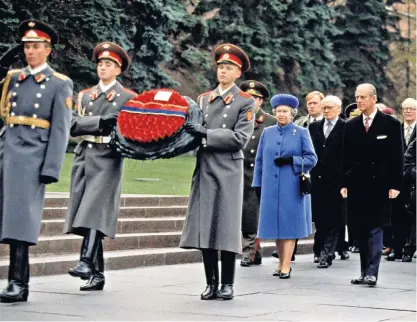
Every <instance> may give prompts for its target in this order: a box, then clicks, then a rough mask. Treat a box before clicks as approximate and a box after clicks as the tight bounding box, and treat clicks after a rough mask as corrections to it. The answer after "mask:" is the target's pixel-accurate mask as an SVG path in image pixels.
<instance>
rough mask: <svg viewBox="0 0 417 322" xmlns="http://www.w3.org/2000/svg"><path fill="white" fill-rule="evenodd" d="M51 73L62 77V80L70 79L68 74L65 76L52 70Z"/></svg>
mask: <svg viewBox="0 0 417 322" xmlns="http://www.w3.org/2000/svg"><path fill="white" fill-rule="evenodd" d="M52 75H54V76H55V77H57V78H59V79H62V80H68V79H70V78H69V77H68V76H65V75H64V74H61V73H57V72H53V73H52Z"/></svg>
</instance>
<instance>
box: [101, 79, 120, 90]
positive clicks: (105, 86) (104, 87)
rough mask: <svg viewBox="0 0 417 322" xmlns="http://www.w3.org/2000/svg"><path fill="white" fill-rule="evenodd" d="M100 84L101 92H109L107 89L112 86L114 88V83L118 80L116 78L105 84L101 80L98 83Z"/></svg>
mask: <svg viewBox="0 0 417 322" xmlns="http://www.w3.org/2000/svg"><path fill="white" fill-rule="evenodd" d="M98 85H99V86H100V89H101V92H102V93H105V92H107V90H109V89H110V88H112V87H113V86H114V85H116V80H115V79H114V80H113V81H112V82H111V83H110V84H108V85H104V84H103V82H102V81H100V82H99V83H98Z"/></svg>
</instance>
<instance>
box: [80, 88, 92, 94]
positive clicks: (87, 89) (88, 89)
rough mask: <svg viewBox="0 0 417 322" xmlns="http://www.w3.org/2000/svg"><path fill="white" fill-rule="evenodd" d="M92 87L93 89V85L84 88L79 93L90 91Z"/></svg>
mask: <svg viewBox="0 0 417 322" xmlns="http://www.w3.org/2000/svg"><path fill="white" fill-rule="evenodd" d="M92 89H93V88H92V87H89V88H85V89H83V90H81V91H79V93H85V92H89V91H91V90H92Z"/></svg>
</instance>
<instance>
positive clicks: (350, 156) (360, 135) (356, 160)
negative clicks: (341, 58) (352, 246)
mask: <svg viewBox="0 0 417 322" xmlns="http://www.w3.org/2000/svg"><path fill="white" fill-rule="evenodd" d="M355 98H356V102H357V103H358V108H359V109H360V110H361V112H362V114H361V115H359V116H357V117H354V118H353V119H351V120H349V121H348V122H347V123H346V127H345V135H344V144H343V145H344V147H343V159H342V189H341V191H340V193H341V194H342V196H343V198H347V206H348V217H349V224H350V226H349V227H352V228H353V229H354V233H355V234H356V236H357V239H358V243H359V249H360V261H361V275H360V276H359V277H358V278H356V279H352V280H351V283H352V284H367V285H369V286H375V285H376V284H377V280H378V271H379V263H380V260H381V253H382V237H383V230H382V229H383V227H384V226H385V225H388V224H389V223H390V220H391V204H392V199H395V198H397V197H398V195H399V193H400V189H401V183H402V179H403V169H404V148H403V145H402V144H401V143H402V133H401V124H400V122H399V121H398V120H396V119H395V118H393V117H392V116H389V115H385V114H383V113H381V112H380V111H378V110H377V109H376V107H375V104H376V100H377V95H376V89H375V87H374V86H373V85H372V84H361V85H359V86H358V87H357V88H356V92H355Z"/></svg>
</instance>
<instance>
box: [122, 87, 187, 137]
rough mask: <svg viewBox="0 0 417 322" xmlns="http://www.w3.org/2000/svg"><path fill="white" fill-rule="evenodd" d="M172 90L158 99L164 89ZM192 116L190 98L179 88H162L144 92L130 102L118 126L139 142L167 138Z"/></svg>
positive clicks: (123, 111)
mask: <svg viewBox="0 0 417 322" xmlns="http://www.w3.org/2000/svg"><path fill="white" fill-rule="evenodd" d="M160 91H163V92H170V93H171V96H170V97H169V99H168V100H167V101H166V100H156V99H155V95H156V94H157V93H158V92H160ZM187 115H188V103H187V101H186V100H185V99H184V98H183V97H182V96H181V95H180V94H179V93H178V92H176V91H174V90H171V89H158V90H151V91H146V92H143V93H141V94H139V95H137V96H135V97H133V98H132V99H130V100H129V101H127V102H126V103H125V104H124V106H123V108H122V111H121V112H120V113H119V117H118V119H117V125H118V127H119V131H120V134H121V135H123V136H124V137H125V138H128V139H130V140H134V141H139V142H152V141H158V140H163V139H164V138H166V137H170V136H172V135H174V134H175V133H176V132H178V131H179V130H180V129H181V128H182V126H183V125H184V123H185V120H186V116H187Z"/></svg>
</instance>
